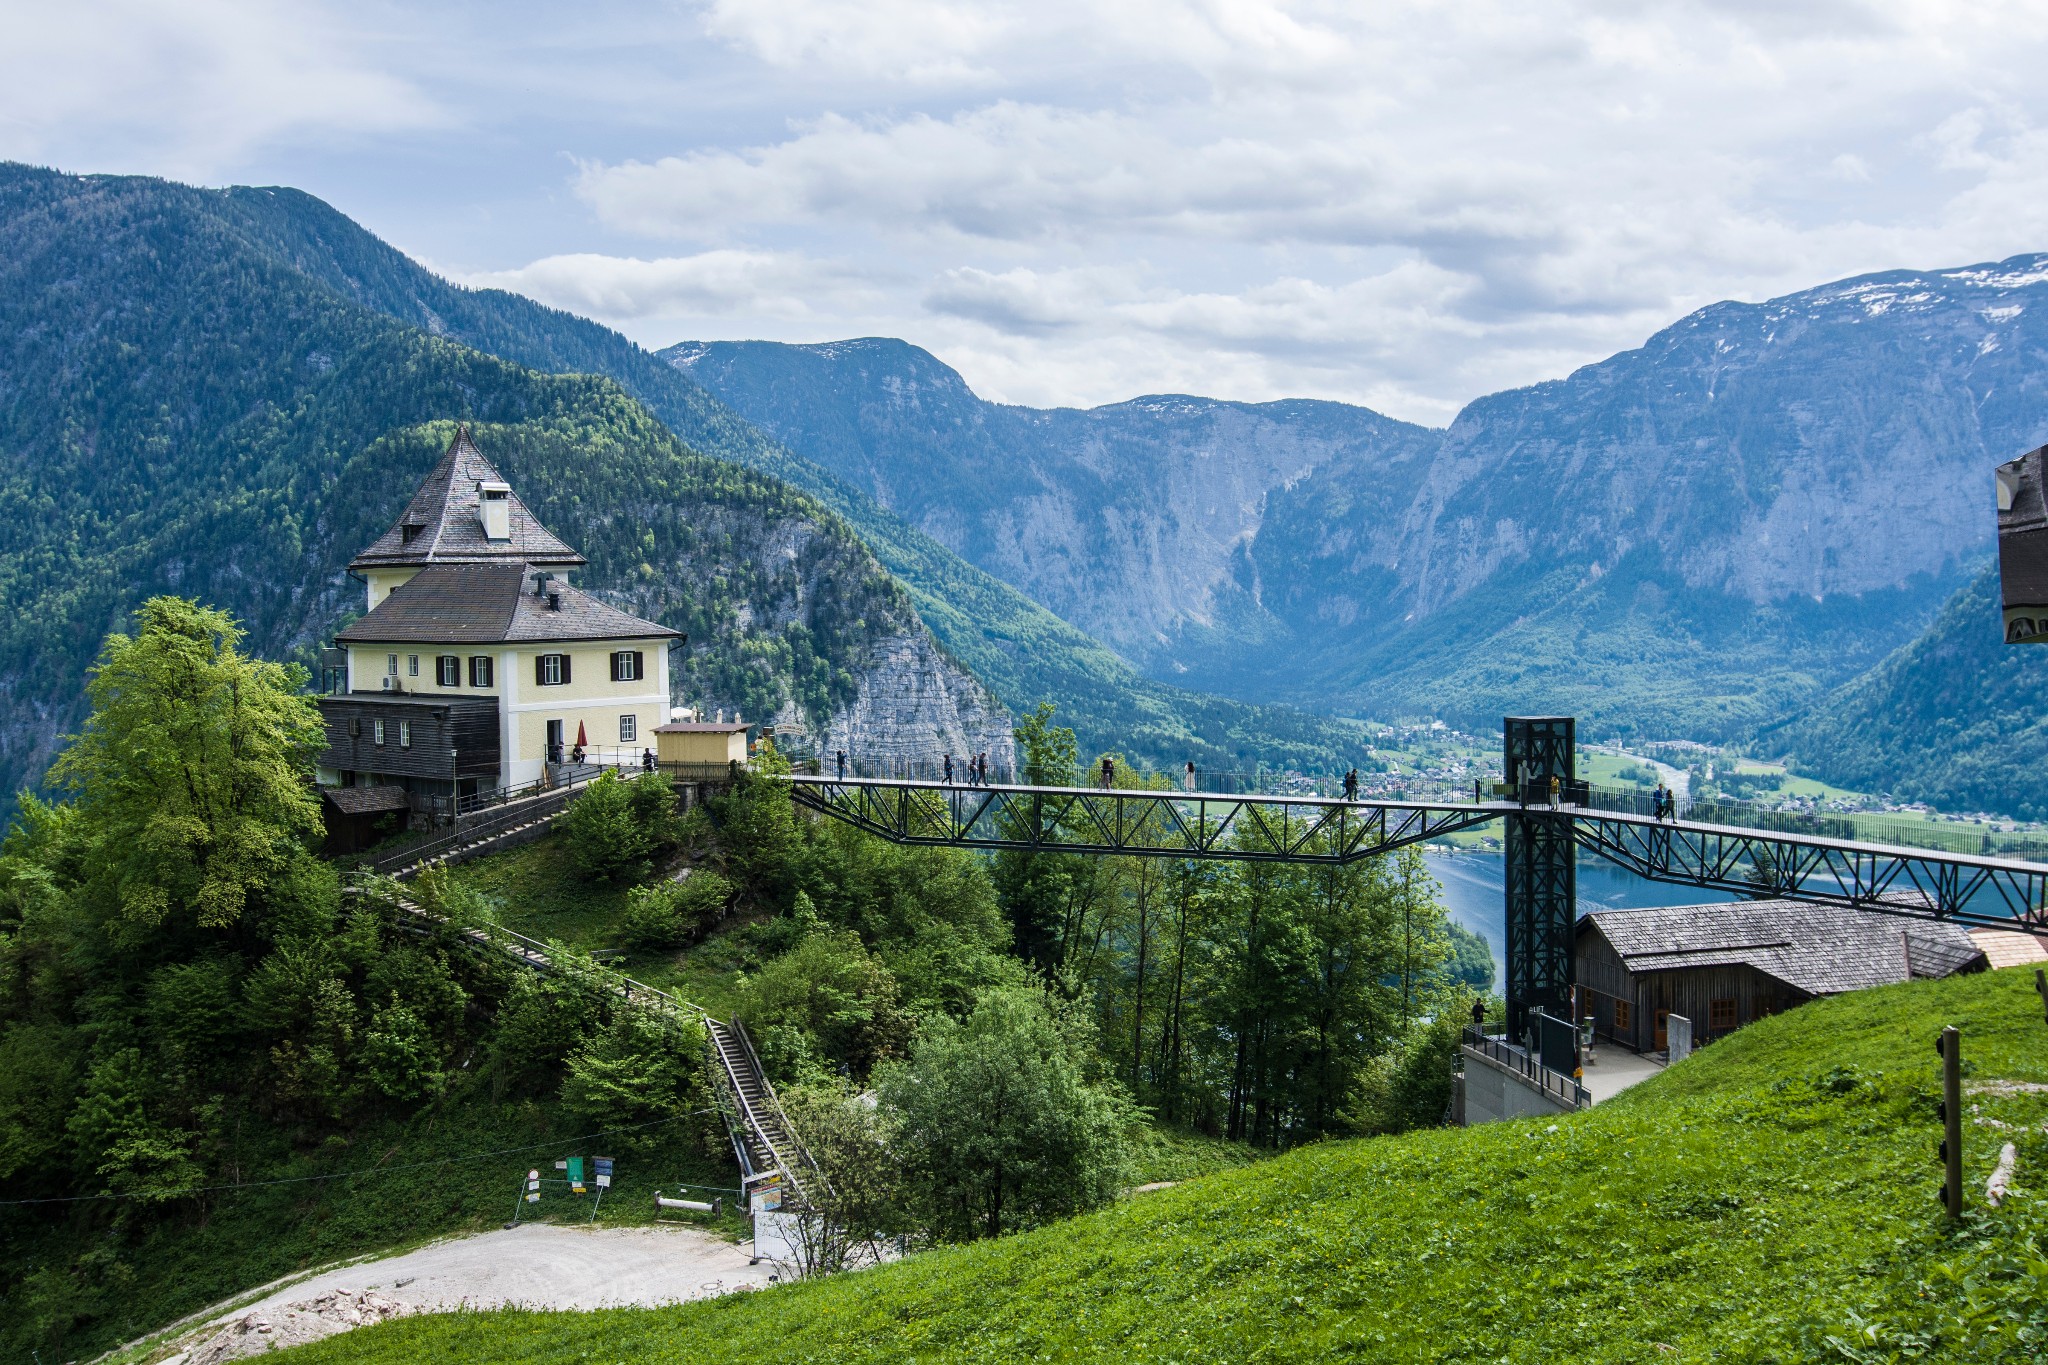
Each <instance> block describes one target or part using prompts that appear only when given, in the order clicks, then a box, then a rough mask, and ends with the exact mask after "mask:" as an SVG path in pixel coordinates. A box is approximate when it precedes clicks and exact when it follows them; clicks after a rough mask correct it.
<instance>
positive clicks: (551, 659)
mask: <svg viewBox="0 0 2048 1365" xmlns="http://www.w3.org/2000/svg"><path fill="white" fill-rule="evenodd" d="M540 685H541V686H542V687H560V686H561V685H562V656H561V655H559V654H543V655H541V656H540Z"/></svg>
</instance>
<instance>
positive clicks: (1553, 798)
mask: <svg viewBox="0 0 2048 1365" xmlns="http://www.w3.org/2000/svg"><path fill="white" fill-rule="evenodd" d="M1560 785H1562V784H1561V783H1559V782H1558V780H1557V774H1556V773H1552V774H1551V775H1550V808H1551V809H1552V810H1556V809H1557V791H1558V787H1559V786H1560Z"/></svg>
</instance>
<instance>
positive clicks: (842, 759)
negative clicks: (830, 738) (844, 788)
mask: <svg viewBox="0 0 2048 1365" xmlns="http://www.w3.org/2000/svg"><path fill="white" fill-rule="evenodd" d="M839 780H840V781H841V782H844V781H845V780H846V750H844V749H841V750H840V751H839Z"/></svg>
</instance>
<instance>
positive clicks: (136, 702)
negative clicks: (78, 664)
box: [51, 597, 326, 929]
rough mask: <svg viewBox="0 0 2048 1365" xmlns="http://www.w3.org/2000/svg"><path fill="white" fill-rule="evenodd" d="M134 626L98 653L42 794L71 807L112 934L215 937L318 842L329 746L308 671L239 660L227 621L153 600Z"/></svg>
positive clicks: (176, 601) (237, 633)
mask: <svg viewBox="0 0 2048 1365" xmlns="http://www.w3.org/2000/svg"><path fill="white" fill-rule="evenodd" d="M136 624H137V629H136V633H135V634H134V635H133V636H128V635H119V634H116V635H111V636H109V637H108V638H107V642H106V645H105V647H104V648H103V649H102V650H101V651H100V659H99V663H98V665H97V666H96V667H95V668H94V670H93V676H92V681H91V683H89V684H88V685H87V692H88V694H89V695H90V697H91V699H92V705H93V713H92V715H91V717H90V718H89V719H88V720H87V721H86V723H85V728H84V729H83V730H81V731H80V732H79V733H78V734H76V735H74V736H72V737H71V740H70V746H69V747H68V748H67V749H66V750H65V751H64V753H63V755H62V756H60V757H59V758H58V760H57V762H56V764H55V765H54V766H53V767H52V768H51V780H52V782H53V783H54V784H55V785H57V786H59V787H62V788H65V789H68V790H70V791H71V792H73V793H74V794H75V795H76V804H77V806H78V808H79V813H80V815H81V817H82V818H83V819H82V823H83V825H84V827H85V828H86V829H87V830H88V831H89V838H90V839H91V843H92V848H91V851H90V857H89V859H88V863H89V865H90V866H91V867H92V868H93V869H94V872H95V875H96V876H97V877H99V878H102V879H104V880H105V881H107V882H109V883H111V885H112V887H113V890H114V892H115V900H116V903H117V905H118V907H119V913H120V916H121V917H122V918H123V919H125V920H126V921H128V922H129V923H130V924H131V925H133V926H135V927H137V928H138V929H140V928H147V927H154V926H156V925H159V924H162V923H163V922H164V921H165V920H166V919H167V918H169V917H171V916H172V915H174V914H178V915H189V916H191V918H192V920H193V921H194V922H196V923H197V924H198V925H200V926H201V927H204V928H224V927H226V926H229V925H232V924H234V923H235V922H236V921H237V920H239V919H240V918H241V916H242V913H243V910H244V908H245V906H246V905H247V903H248V901H249V899H250V897H251V896H252V895H253V894H256V893H258V892H260V890H261V889H262V888H263V886H264V885H265V884H266V882H268V881H269V880H270V879H272V878H274V877H276V876H278V875H279V874H280V873H281V872H282V871H283V870H284V868H285V867H286V865H287V864H288V863H289V862H290V861H291V859H292V858H293V857H294V856H296V855H300V854H302V853H304V852H305V850H306V848H307V846H308V844H309V843H310V842H311V841H312V840H313V839H314V838H315V837H316V836H318V834H319V833H320V828H321V823H320V807H319V803H318V800H317V799H316V798H315V797H314V795H313V786H312V782H313V761H314V759H315V757H316V756H317V755H318V753H319V751H320V747H321V745H322V744H323V743H324V742H325V736H326V731H325V728H324V727H323V725H322V724H321V720H320V711H319V708H318V707H317V706H315V705H314V704H313V702H312V701H311V700H310V699H309V698H306V697H303V696H300V695H298V693H299V689H300V688H301V687H302V686H303V685H304V682H305V671H304V670H303V669H300V668H298V667H296V666H287V665H282V664H274V663H267V662H265V661H263V660H260V659H253V658H250V657H249V656H247V655H245V654H243V653H242V652H241V649H240V641H241V639H242V632H241V629H240V628H239V627H238V626H236V625H235V623H234V621H233V620H232V619H230V618H229V616H228V615H227V613H226V612H221V611H215V610H212V609H211V608H207V607H202V606H200V605H199V604H197V603H196V602H190V601H187V600H185V599H183V598H178V597H153V598H151V599H150V600H149V601H147V602H145V603H143V604H142V607H141V609H140V610H139V611H137V612H136Z"/></svg>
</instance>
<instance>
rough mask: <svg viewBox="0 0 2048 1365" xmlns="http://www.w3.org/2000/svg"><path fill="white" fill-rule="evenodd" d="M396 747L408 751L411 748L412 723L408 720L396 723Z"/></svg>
mask: <svg viewBox="0 0 2048 1365" xmlns="http://www.w3.org/2000/svg"><path fill="white" fill-rule="evenodd" d="M398 747H399V748H401V749H410V748H411V747H412V722H411V721H409V720H402V721H400V722H398Z"/></svg>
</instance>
